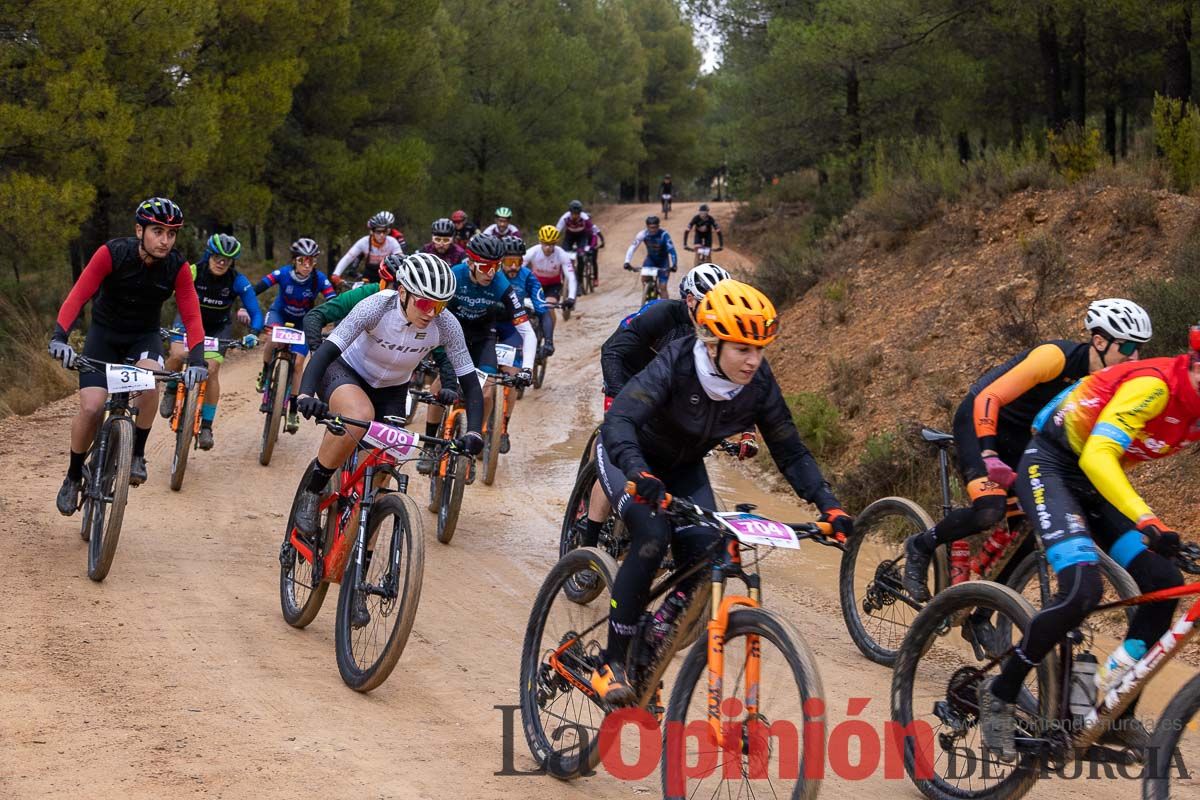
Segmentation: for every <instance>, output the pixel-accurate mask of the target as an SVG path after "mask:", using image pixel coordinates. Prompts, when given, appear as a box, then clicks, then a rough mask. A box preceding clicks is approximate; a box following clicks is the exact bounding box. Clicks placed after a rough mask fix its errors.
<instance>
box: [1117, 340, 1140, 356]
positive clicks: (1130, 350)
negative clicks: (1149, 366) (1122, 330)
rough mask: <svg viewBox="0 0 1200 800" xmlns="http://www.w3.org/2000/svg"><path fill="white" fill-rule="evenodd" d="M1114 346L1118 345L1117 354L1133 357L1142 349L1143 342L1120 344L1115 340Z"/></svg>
mask: <svg viewBox="0 0 1200 800" xmlns="http://www.w3.org/2000/svg"><path fill="white" fill-rule="evenodd" d="M1113 344H1115V345H1117V352H1118V353H1120V354H1121V355H1123V356H1131V355H1133V354H1134V353H1136V352H1137V351H1138V350H1140V349H1141V348H1142V343H1141V342H1120V343H1119V344H1118V343H1117V341H1116V340H1115V339H1114V340H1113Z"/></svg>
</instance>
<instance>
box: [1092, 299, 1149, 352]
mask: <svg viewBox="0 0 1200 800" xmlns="http://www.w3.org/2000/svg"><path fill="white" fill-rule="evenodd" d="M1084 327H1085V328H1087V329H1088V330H1089V331H1092V332H1093V333H1095V332H1097V331H1098V332H1100V333H1103V334H1105V335H1107V336H1108V337H1109V338H1110V339H1121V340H1123V341H1130V342H1148V341H1150V337H1151V336H1152V335H1154V329H1153V328H1152V327H1150V315H1149V314H1147V313H1146V309H1144V308H1142V307H1141V306H1139V305H1138V304H1137V303H1134V302H1133V301H1131V300H1123V299H1121V298H1120V297H1110V298H1107V299H1105V300H1097V301H1096V302H1094V303H1092V304H1091V305H1090V306H1088V310H1087V319H1086V320H1085V321H1084Z"/></svg>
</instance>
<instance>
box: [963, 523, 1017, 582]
mask: <svg viewBox="0 0 1200 800" xmlns="http://www.w3.org/2000/svg"><path fill="white" fill-rule="evenodd" d="M1015 536H1016V534H1015V533H1013V532H1012V531H1011V530H1009V529H1008V521H1007V520H1005V521H1004V522H1001V523H1000V524H999V525H997V526H996V529H995V530H994V531H992V535H991V536H989V537H988V538H987V540H986V541H985V542H984V543H983V549H982V550H981V551H980V553H979V556H978V558H976V559H975V560H974V561H973V562H972V564H971V566H972V567H973V568H974V569H975V571H976V572H978V573H979V574H980V575H982V574H984V572H985V571H986V570H987V569H988V567H990V566H991V565H992V562H993V561H995V560H996V557H997V556H999V555H1000V554H1001V553H1003V552H1004V551H1005V549H1007V547H1008V546H1009V544H1011V543H1012V540H1013V538H1014V537H1015Z"/></svg>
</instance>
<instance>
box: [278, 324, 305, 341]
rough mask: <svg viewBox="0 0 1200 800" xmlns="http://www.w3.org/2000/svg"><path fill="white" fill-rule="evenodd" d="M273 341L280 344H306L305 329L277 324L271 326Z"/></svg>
mask: <svg viewBox="0 0 1200 800" xmlns="http://www.w3.org/2000/svg"><path fill="white" fill-rule="evenodd" d="M271 341H272V342H276V343H278V344H304V331H302V330H298V329H296V328H285V327H283V326H282V325H276V326H275V327H274V328H271Z"/></svg>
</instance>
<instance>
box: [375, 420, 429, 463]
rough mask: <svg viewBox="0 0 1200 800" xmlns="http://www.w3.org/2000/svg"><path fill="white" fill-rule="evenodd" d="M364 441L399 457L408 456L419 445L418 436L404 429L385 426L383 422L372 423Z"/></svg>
mask: <svg viewBox="0 0 1200 800" xmlns="http://www.w3.org/2000/svg"><path fill="white" fill-rule="evenodd" d="M363 441H364V442H366V443H367V444H369V445H373V446H374V447H378V448H379V449H380V450H388V451H390V452H392V453H394V454H395V455H398V456H407V455H408V454H409V453H411V452H412V449H413V445H414V444H416V443H417V441H418V440H417V435H416V434H415V433H412V432H410V431H406V430H404V428H397V427H395V426H394V425H384V424H383V423H382V422H372V423H371V426H370V427H369V428H367V432H366V433H365V434H363Z"/></svg>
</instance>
